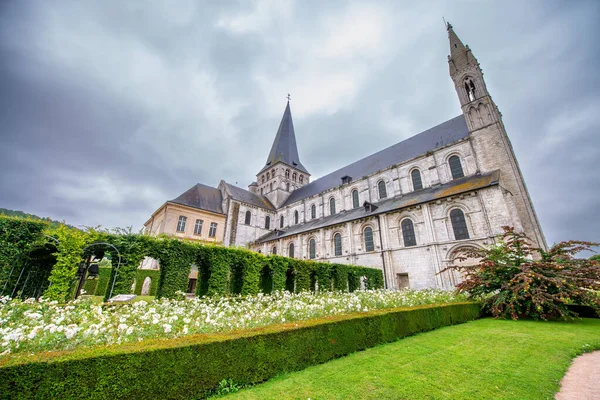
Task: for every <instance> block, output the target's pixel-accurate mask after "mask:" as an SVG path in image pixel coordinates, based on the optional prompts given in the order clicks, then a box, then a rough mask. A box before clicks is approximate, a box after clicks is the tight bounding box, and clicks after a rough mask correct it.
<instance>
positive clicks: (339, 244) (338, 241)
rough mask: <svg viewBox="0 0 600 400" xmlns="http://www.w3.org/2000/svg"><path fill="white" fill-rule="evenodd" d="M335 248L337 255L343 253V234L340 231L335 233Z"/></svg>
mask: <svg viewBox="0 0 600 400" xmlns="http://www.w3.org/2000/svg"><path fill="white" fill-rule="evenodd" d="M333 250H334V253H335V255H336V256H341V255H342V235H340V234H339V233H336V234H335V235H333Z"/></svg>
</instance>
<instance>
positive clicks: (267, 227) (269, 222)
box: [265, 215, 271, 229]
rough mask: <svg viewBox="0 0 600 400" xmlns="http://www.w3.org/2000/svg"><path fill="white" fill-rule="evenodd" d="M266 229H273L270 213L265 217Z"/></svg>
mask: <svg viewBox="0 0 600 400" xmlns="http://www.w3.org/2000/svg"><path fill="white" fill-rule="evenodd" d="M265 229H271V217H269V216H268V215H267V216H266V217H265Z"/></svg>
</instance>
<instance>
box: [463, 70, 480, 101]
mask: <svg viewBox="0 0 600 400" xmlns="http://www.w3.org/2000/svg"><path fill="white" fill-rule="evenodd" d="M465 93H466V94H467V99H468V100H469V101H473V100H475V99H476V98H477V97H476V96H475V82H473V79H472V78H471V77H470V76H467V77H465Z"/></svg>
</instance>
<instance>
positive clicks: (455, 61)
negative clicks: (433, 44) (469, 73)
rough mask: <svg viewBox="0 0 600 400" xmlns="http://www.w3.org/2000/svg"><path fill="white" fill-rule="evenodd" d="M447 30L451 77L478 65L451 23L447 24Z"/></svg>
mask: <svg viewBox="0 0 600 400" xmlns="http://www.w3.org/2000/svg"><path fill="white" fill-rule="evenodd" d="M446 29H447V31H448V41H449V42H450V55H449V56H448V63H449V64H450V75H454V74H455V73H456V72H458V71H460V70H462V69H463V68H465V67H466V66H468V65H477V60H476V59H475V57H474V56H473V54H472V53H471V49H469V46H465V45H464V44H463V42H462V41H461V40H460V39H459V37H458V35H457V34H456V32H454V29H453V28H452V25H450V23H449V22H448V23H447V24H446Z"/></svg>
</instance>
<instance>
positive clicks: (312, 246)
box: [308, 239, 317, 260]
mask: <svg viewBox="0 0 600 400" xmlns="http://www.w3.org/2000/svg"><path fill="white" fill-rule="evenodd" d="M316 257H317V244H316V243H315V239H310V240H309V241H308V258H310V259H311V260H313V259H315V258H316Z"/></svg>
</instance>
